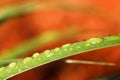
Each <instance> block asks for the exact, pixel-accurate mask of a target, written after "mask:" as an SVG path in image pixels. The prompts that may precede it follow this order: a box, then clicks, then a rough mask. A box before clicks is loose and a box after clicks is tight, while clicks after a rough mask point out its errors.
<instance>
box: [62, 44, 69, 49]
mask: <svg viewBox="0 0 120 80" xmlns="http://www.w3.org/2000/svg"><path fill="white" fill-rule="evenodd" d="M69 46H70V44H65V45H63V46H62V47H64V48H66V47H69Z"/></svg>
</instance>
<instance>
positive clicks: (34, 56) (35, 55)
mask: <svg viewBox="0 0 120 80" xmlns="http://www.w3.org/2000/svg"><path fill="white" fill-rule="evenodd" d="M38 56H40V54H39V53H35V54H33V56H32V57H33V58H36V57H38Z"/></svg>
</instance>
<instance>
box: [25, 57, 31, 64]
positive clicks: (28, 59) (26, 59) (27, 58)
mask: <svg viewBox="0 0 120 80" xmlns="http://www.w3.org/2000/svg"><path fill="white" fill-rule="evenodd" d="M31 60H32V58H31V57H26V58H25V59H24V60H23V63H24V64H26V63H28V62H29V61H31Z"/></svg>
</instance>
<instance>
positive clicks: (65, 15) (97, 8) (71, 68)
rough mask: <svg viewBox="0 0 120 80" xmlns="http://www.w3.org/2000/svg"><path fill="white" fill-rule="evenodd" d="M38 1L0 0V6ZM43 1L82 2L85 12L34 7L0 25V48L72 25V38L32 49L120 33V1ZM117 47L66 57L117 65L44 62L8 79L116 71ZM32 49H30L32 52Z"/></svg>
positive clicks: (62, 78) (56, 79) (87, 78)
mask: <svg viewBox="0 0 120 80" xmlns="http://www.w3.org/2000/svg"><path fill="white" fill-rule="evenodd" d="M26 2H41V1H39V0H2V1H0V7H1V8H3V7H4V6H8V5H14V4H22V3H26ZM42 2H45V3H50V2H52V3H54V2H55V3H57V4H60V3H72V4H75V5H82V8H83V9H86V10H85V11H79V10H63V9H60V8H49V7H47V8H45V9H42V10H41V9H39V8H38V9H37V10H35V11H33V12H30V13H28V14H25V15H22V16H19V17H14V18H11V19H9V20H7V21H5V22H4V23H1V24H0V50H1V52H2V51H4V50H7V49H11V48H13V47H15V46H16V45H19V44H21V43H23V42H25V41H27V40H29V39H32V38H34V37H35V36H38V35H39V34H42V33H43V32H46V31H52V30H57V31H60V32H62V31H63V30H64V29H69V28H75V29H77V30H78V32H79V34H77V35H75V36H74V37H73V38H72V39H71V38H70V39H66V38H65V39H62V40H59V41H56V42H51V43H49V44H46V45H44V46H43V47H42V48H40V49H38V50H35V51H39V52H42V51H44V50H46V49H52V48H55V47H57V46H60V45H62V44H64V43H73V42H74V41H76V40H83V39H88V38H91V37H102V36H107V35H115V34H119V33H120V0H42ZM63 36H64V35H63ZM119 49H120V46H116V47H111V48H105V49H100V50H96V51H91V52H87V53H85V54H80V55H77V56H72V57H69V59H82V60H93V61H106V62H113V63H116V64H117V66H114V67H111V66H102V65H88V64H66V63H62V62H59V61H56V62H53V63H49V64H46V65H44V66H41V67H38V68H35V69H32V70H30V71H27V72H24V73H22V74H20V75H17V76H15V77H13V78H11V79H10V80H92V79H94V78H96V77H101V76H106V75H109V74H110V75H112V74H116V73H118V72H119V71H120V63H119V61H120V59H119V58H120V50H119ZM33 52H34V51H32V52H30V53H33Z"/></svg>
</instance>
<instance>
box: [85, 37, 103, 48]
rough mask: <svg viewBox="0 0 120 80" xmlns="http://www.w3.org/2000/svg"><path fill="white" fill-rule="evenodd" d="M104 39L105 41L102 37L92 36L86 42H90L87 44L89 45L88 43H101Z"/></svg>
mask: <svg viewBox="0 0 120 80" xmlns="http://www.w3.org/2000/svg"><path fill="white" fill-rule="evenodd" d="M102 41H103V39H101V38H91V39H89V40H87V41H86V42H87V43H88V44H87V46H88V45H90V44H93V45H95V44H99V43H101V42H102Z"/></svg>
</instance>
